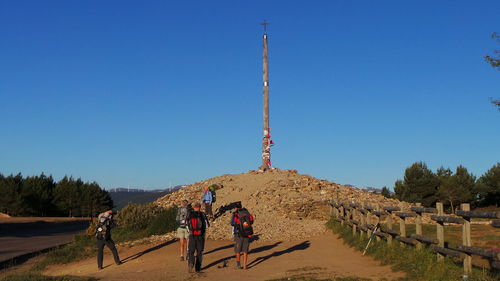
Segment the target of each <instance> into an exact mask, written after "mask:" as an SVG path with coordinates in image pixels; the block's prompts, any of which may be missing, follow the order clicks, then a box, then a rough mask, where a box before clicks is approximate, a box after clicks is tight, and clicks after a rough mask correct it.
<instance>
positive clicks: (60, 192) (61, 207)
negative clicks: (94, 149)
mask: <svg viewBox="0 0 500 281" xmlns="http://www.w3.org/2000/svg"><path fill="white" fill-rule="evenodd" d="M112 207H113V200H112V199H111V197H110V196H109V194H108V192H107V191H106V190H104V189H102V188H101V187H100V186H99V184H97V183H96V182H83V181H82V179H80V178H78V179H76V180H75V179H74V178H73V177H67V176H65V177H64V178H62V179H61V180H60V181H58V182H56V181H54V179H53V178H52V176H46V175H44V174H43V173H42V174H41V175H39V176H29V177H23V176H22V175H21V174H17V175H10V176H4V175H2V174H1V173H0V212H2V213H6V214H8V215H11V216H41V217H44V216H69V217H80V216H81V217H93V216H96V215H97V214H99V213H100V212H103V211H105V210H109V209H110V208H112Z"/></svg>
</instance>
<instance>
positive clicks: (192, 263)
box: [188, 203, 210, 273]
mask: <svg viewBox="0 0 500 281" xmlns="http://www.w3.org/2000/svg"><path fill="white" fill-rule="evenodd" d="M200 208H201V204H200V203H196V204H194V206H193V209H194V210H193V211H192V212H191V213H190V214H189V219H188V230H189V239H188V271H189V273H192V272H193V269H194V270H196V272H199V271H200V270H201V262H202V259H203V249H204V248H205V232H206V230H207V227H208V226H210V225H209V223H208V220H207V217H206V216H205V214H204V213H203V212H201V211H200ZM194 252H196V257H195V255H194Z"/></svg>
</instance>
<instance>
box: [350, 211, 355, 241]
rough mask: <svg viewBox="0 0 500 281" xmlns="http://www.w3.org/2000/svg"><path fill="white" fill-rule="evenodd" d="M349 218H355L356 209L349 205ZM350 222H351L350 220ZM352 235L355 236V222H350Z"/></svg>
mask: <svg viewBox="0 0 500 281" xmlns="http://www.w3.org/2000/svg"><path fill="white" fill-rule="evenodd" d="M351 220H353V221H354V220H356V209H355V208H353V207H351ZM351 223H352V222H351ZM352 236H356V224H355V223H353V224H352Z"/></svg>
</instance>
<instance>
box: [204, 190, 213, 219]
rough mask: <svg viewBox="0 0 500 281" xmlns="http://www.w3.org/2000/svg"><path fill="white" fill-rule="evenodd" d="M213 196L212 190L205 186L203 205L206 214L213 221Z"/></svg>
mask: <svg viewBox="0 0 500 281" xmlns="http://www.w3.org/2000/svg"><path fill="white" fill-rule="evenodd" d="M213 199H214V198H213V196H212V191H210V188H209V187H208V186H205V187H204V188H203V195H202V196H201V203H203V205H205V214H206V215H207V216H208V217H209V218H210V219H212V218H213V214H212V202H213Z"/></svg>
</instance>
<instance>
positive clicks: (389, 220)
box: [386, 211, 392, 246]
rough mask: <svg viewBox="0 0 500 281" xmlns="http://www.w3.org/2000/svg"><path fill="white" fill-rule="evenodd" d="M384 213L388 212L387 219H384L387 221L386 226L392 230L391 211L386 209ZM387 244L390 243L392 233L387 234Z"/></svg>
mask: <svg viewBox="0 0 500 281" xmlns="http://www.w3.org/2000/svg"><path fill="white" fill-rule="evenodd" d="M386 213H388V214H389V215H388V216H387V220H386V222H387V228H389V229H390V230H392V212H391V211H389V212H387V211H386ZM387 244H389V246H390V245H392V235H387Z"/></svg>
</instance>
